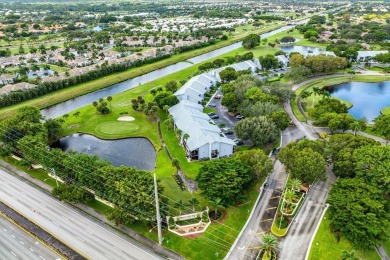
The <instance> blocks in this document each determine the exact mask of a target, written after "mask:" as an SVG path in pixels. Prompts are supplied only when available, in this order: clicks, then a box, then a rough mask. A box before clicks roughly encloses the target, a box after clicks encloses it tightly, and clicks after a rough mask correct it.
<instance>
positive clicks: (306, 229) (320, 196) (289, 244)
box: [279, 168, 336, 260]
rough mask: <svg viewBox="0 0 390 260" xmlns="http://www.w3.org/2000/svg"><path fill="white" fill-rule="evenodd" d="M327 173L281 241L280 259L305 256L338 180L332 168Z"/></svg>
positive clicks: (299, 258) (310, 194)
mask: <svg viewBox="0 0 390 260" xmlns="http://www.w3.org/2000/svg"><path fill="white" fill-rule="evenodd" d="M327 175H328V179H327V180H326V181H325V182H316V183H314V185H313V186H312V188H311V189H310V191H309V193H308V195H307V198H306V201H305V203H304V204H303V205H302V208H301V210H300V211H299V212H298V215H297V216H296V218H295V219H296V222H294V223H293V224H292V225H291V227H290V230H289V231H288V232H287V235H286V236H285V237H284V238H283V239H282V240H281V241H280V244H279V249H280V252H279V256H280V259H291V260H301V259H304V258H305V256H306V252H307V250H308V249H309V244H310V240H311V238H312V236H313V235H314V232H315V228H316V226H317V224H318V222H320V221H321V219H320V217H321V214H322V212H323V211H324V210H325V205H326V200H327V198H328V192H329V189H330V186H331V184H333V183H335V181H336V177H335V175H334V174H333V172H332V171H331V170H330V168H328V169H327ZM313 246H315V245H313Z"/></svg>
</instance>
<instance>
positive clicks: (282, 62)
mask: <svg viewBox="0 0 390 260" xmlns="http://www.w3.org/2000/svg"><path fill="white" fill-rule="evenodd" d="M276 58H277V59H278V61H279V64H280V65H282V67H288V65H289V63H290V61H289V59H288V58H287V57H286V56H284V55H278V56H276Z"/></svg>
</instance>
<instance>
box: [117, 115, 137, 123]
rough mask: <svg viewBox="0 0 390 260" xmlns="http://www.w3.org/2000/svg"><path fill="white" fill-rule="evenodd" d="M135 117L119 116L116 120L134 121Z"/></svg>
mask: <svg viewBox="0 0 390 260" xmlns="http://www.w3.org/2000/svg"><path fill="white" fill-rule="evenodd" d="M134 120H135V118H134V117H132V116H121V117H119V118H118V121H127V122H130V121H134Z"/></svg>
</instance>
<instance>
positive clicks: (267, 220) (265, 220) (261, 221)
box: [260, 218, 273, 222]
mask: <svg viewBox="0 0 390 260" xmlns="http://www.w3.org/2000/svg"><path fill="white" fill-rule="evenodd" d="M271 220H273V218H269V219H265V220H262V221H260V222H266V221H271Z"/></svg>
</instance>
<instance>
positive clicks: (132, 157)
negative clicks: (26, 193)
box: [51, 134, 156, 171]
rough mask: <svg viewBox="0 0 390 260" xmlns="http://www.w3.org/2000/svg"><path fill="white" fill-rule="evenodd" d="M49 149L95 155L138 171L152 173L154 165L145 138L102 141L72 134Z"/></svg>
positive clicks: (152, 155)
mask: <svg viewBox="0 0 390 260" xmlns="http://www.w3.org/2000/svg"><path fill="white" fill-rule="evenodd" d="M51 147H53V148H61V150H63V151H67V150H69V149H71V150H73V151H78V152H81V153H86V154H90V155H97V156H99V157H100V158H101V159H103V160H108V161H110V162H111V163H112V165H114V166H120V165H125V166H133V167H135V168H137V169H139V170H148V171H152V170H154V167H155V163H156V151H155V149H154V147H153V145H152V144H151V142H150V141H149V140H148V139H146V138H126V139H117V140H102V139H99V138H97V137H95V136H92V135H88V134H73V135H70V136H66V137H64V138H62V139H61V140H59V141H58V142H56V143H54V144H53V145H52V146H51Z"/></svg>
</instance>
